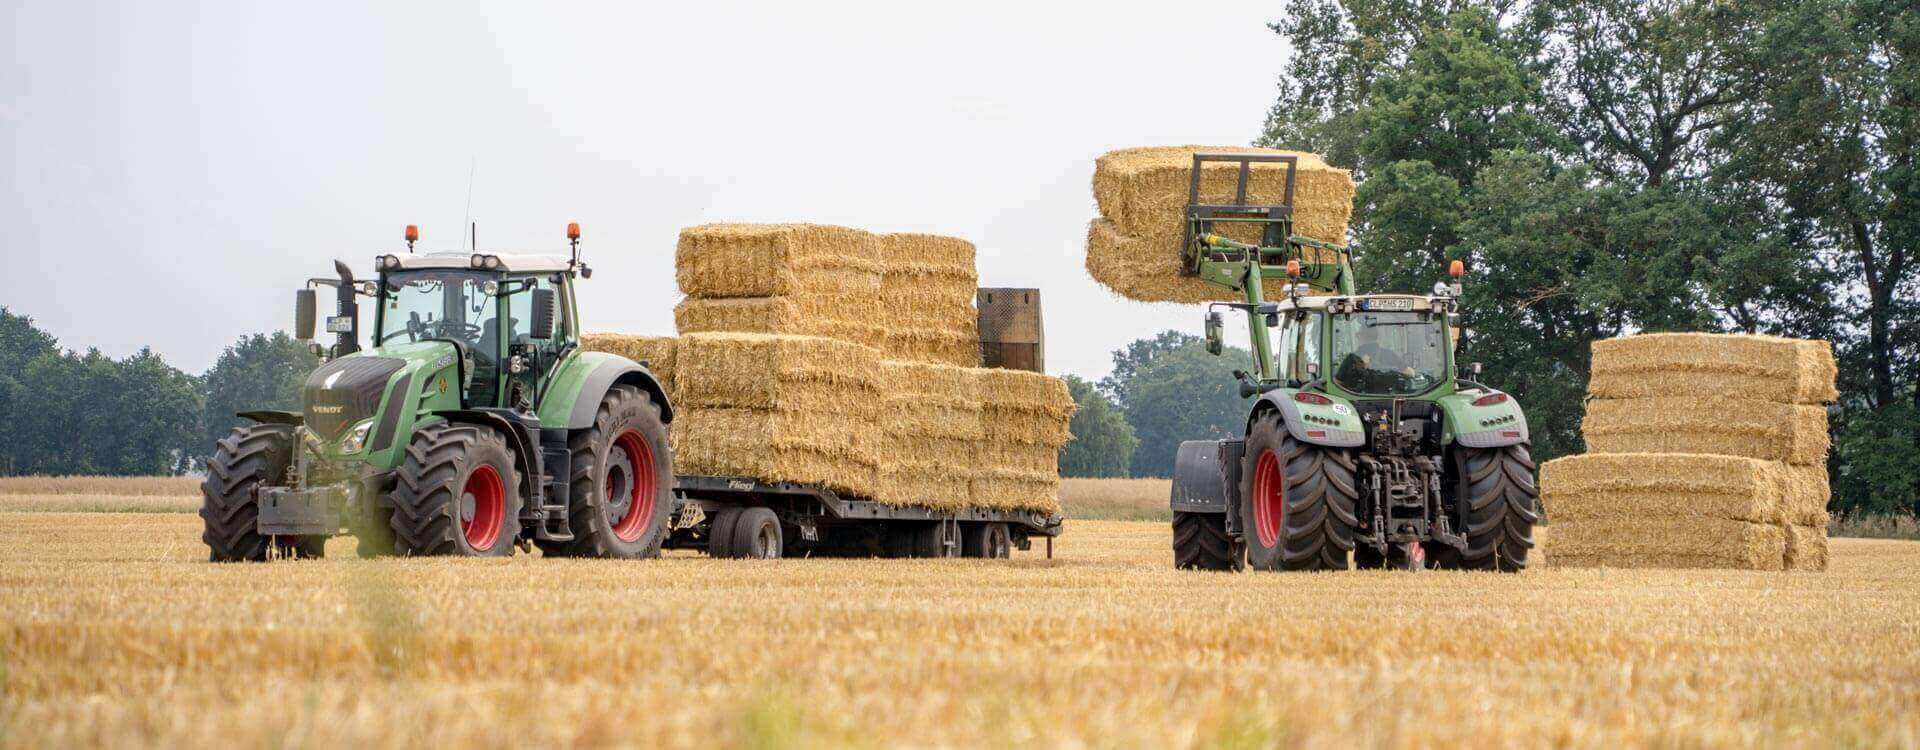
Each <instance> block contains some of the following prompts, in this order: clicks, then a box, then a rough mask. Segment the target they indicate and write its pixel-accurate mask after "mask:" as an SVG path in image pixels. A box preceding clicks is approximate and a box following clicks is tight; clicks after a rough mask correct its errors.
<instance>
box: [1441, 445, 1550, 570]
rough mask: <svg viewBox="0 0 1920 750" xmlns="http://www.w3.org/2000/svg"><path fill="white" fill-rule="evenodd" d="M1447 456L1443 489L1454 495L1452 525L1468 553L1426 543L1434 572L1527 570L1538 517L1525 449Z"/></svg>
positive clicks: (1465, 451)
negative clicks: (1450, 490) (1445, 482)
mask: <svg viewBox="0 0 1920 750" xmlns="http://www.w3.org/2000/svg"><path fill="white" fill-rule="evenodd" d="M1452 454H1453V455H1452V456H1451V458H1452V462H1451V463H1452V466H1451V467H1450V468H1451V471H1450V472H1449V474H1450V476H1449V477H1448V484H1449V485H1451V489H1452V490H1453V505H1454V517H1453V521H1454V526H1455V528H1456V529H1457V530H1459V531H1460V533H1463V534H1465V535H1466V537H1467V549H1466V551H1464V552H1462V551H1460V550H1456V549H1454V548H1452V547H1448V546H1446V545H1441V544H1429V545H1428V552H1430V553H1431V555H1432V558H1433V567H1436V568H1443V569H1458V570H1498V571H1501V572H1504V573H1514V572H1518V571H1520V570H1522V569H1524V568H1526V567H1527V550H1529V549H1532V548H1533V524H1534V522H1535V521H1537V520H1539V518H1540V516H1539V511H1538V508H1539V507H1540V488H1539V486H1538V485H1536V484H1535V483H1534V479H1533V472H1534V465H1533V456H1531V455H1529V454H1528V452H1527V447H1526V446H1524V445H1509V446H1505V447H1501V448H1463V447H1460V446H1454V448H1453V450H1452Z"/></svg>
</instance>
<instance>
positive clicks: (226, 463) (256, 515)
mask: <svg viewBox="0 0 1920 750" xmlns="http://www.w3.org/2000/svg"><path fill="white" fill-rule="evenodd" d="M294 445H295V443H294V440H293V426H292V425H284V424H252V425H242V426H240V427H235V428H233V431H232V432H229V433H227V436H226V437H225V438H223V439H221V440H220V442H219V444H218V446H217V447H216V448H215V449H214V453H213V460H212V461H209V462H207V479H206V481H203V482H201V483H200V495H201V503H200V519H201V521H202V522H203V523H204V526H205V530H204V531H202V532H201V534H200V540H201V541H203V542H206V543H207V550H208V553H207V559H208V560H211V561H213V562H240V561H255V562H258V561H261V560H267V559H271V558H279V557H321V556H323V555H325V554H326V544H327V538H326V537H324V536H262V535H261V534H260V526H259V521H260V505H259V501H258V500H256V499H255V498H254V490H255V489H256V488H258V487H281V486H285V483H286V481H287V468H288V467H289V466H292V465H293V450H294Z"/></svg>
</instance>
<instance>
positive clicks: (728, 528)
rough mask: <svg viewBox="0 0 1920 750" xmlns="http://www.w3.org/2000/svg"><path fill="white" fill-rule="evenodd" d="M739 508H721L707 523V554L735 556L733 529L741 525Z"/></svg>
mask: <svg viewBox="0 0 1920 750" xmlns="http://www.w3.org/2000/svg"><path fill="white" fill-rule="evenodd" d="M739 522H740V509H739V508H721V509H720V510H719V512H716V513H714V514H713V520H712V521H710V522H708V523H707V555H708V556H709V557H733V530H734V528H735V527H737V526H738V525H739Z"/></svg>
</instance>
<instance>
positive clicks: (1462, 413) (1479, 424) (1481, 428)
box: [1436, 389, 1533, 448]
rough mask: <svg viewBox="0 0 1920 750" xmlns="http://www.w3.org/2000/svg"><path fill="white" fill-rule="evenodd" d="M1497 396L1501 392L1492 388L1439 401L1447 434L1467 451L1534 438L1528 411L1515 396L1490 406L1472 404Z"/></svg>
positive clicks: (1468, 392)
mask: <svg viewBox="0 0 1920 750" xmlns="http://www.w3.org/2000/svg"><path fill="white" fill-rule="evenodd" d="M1496 394H1500V392H1499V391H1495V390H1492V389H1486V390H1469V391H1461V392H1459V393H1453V394H1450V395H1447V396H1444V397H1441V398H1440V399H1439V400H1438V401H1437V402H1436V403H1437V404H1438V406H1439V407H1440V412H1441V413H1442V414H1443V415H1445V418H1446V431H1447V432H1448V433H1451V434H1452V435H1453V440H1454V442H1456V443H1458V444H1460V445H1461V446H1463V447H1466V448H1501V447H1505V446H1509V445H1521V444H1524V443H1528V442H1530V441H1531V440H1532V439H1533V433H1532V431H1531V430H1529V429H1528V427H1527V415H1526V412H1523V411H1521V410H1520V404H1519V402H1517V401H1514V400H1513V398H1512V397H1510V396H1509V397H1508V398H1504V399H1500V400H1499V403H1495V404H1489V405H1487V406H1475V405H1474V404H1473V402H1474V401H1475V400H1477V399H1480V398H1484V397H1487V396H1490V395H1496ZM1500 395H1504V394H1500Z"/></svg>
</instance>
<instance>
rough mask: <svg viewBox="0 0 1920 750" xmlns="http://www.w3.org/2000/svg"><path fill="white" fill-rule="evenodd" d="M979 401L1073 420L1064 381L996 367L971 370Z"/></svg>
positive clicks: (1070, 400)
mask: <svg viewBox="0 0 1920 750" xmlns="http://www.w3.org/2000/svg"><path fill="white" fill-rule="evenodd" d="M973 374H974V377H975V378H976V381H975V382H976V384H977V385H976V387H977V388H978V389H979V394H980V401H981V403H983V404H985V405H987V406H994V407H1001V408H1025V409H1028V410H1033V411H1040V412H1044V413H1046V414H1049V415H1051V416H1057V417H1060V418H1061V419H1068V418H1071V417H1072V416H1073V409H1074V404H1073V396H1072V395H1071V394H1069V393H1068V392H1067V381H1064V380H1061V379H1059V378H1056V377H1053V376H1052V375H1046V374H1042V373H1037V372H1028V371H1026V370H1006V369H1001V368H997V367H990V368H979V369H976V370H974V372H973Z"/></svg>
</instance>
